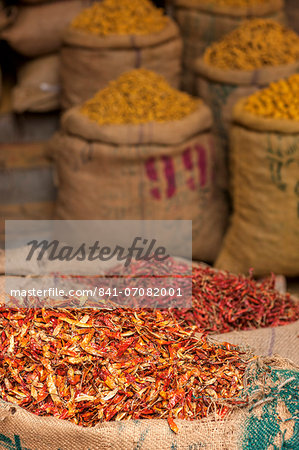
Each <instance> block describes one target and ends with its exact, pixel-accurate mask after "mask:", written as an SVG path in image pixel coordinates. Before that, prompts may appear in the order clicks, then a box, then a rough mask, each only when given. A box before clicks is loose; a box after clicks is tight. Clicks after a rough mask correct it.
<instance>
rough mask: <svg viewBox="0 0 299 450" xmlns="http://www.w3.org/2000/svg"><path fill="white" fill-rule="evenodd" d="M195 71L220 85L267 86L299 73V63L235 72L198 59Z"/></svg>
mask: <svg viewBox="0 0 299 450" xmlns="http://www.w3.org/2000/svg"><path fill="white" fill-rule="evenodd" d="M194 70H195V72H196V73H197V75H199V76H202V77H204V78H207V79H209V80H212V81H215V82H218V83H224V84H229V85H237V86H247V85H257V86H265V85H267V84H269V83H271V82H273V81H279V80H280V79H281V78H287V77H289V76H290V75H293V74H294V73H296V72H299V61H296V62H294V63H292V64H285V65H281V66H271V67H268V66H267V67H260V68H258V69H254V70H233V69H220V68H219V67H215V66H212V65H210V64H207V63H205V61H204V59H203V58H198V59H197V60H196V61H195V63H194Z"/></svg>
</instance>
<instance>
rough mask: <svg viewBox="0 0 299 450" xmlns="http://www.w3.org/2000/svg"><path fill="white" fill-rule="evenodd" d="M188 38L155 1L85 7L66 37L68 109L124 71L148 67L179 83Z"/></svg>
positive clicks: (106, 0) (116, 0)
mask: <svg viewBox="0 0 299 450" xmlns="http://www.w3.org/2000/svg"><path fill="white" fill-rule="evenodd" d="M181 53H182V40H181V37H180V34H179V30H178V27H177V26H176V24H175V23H174V22H173V21H172V20H171V19H170V18H169V17H167V16H165V15H163V12H162V10H160V9H158V8H156V7H155V6H154V5H153V4H152V3H151V1H150V0H121V1H120V0H103V1H102V2H101V3H95V4H94V5H93V6H92V7H91V8H88V9H86V10H84V11H82V13H81V14H79V15H78V17H76V18H75V19H74V20H73V22H72V24H71V26H70V27H69V28H68V30H67V32H66V33H65V35H64V41H63V48H62V55H61V64H62V74H61V75H62V85H63V94H62V95H63V107H64V108H69V107H72V106H75V105H77V104H80V103H82V102H83V101H85V100H87V99H89V98H91V97H92V96H93V95H94V94H95V93H96V92H97V91H98V90H99V89H102V88H104V87H105V86H106V85H107V83H108V82H109V81H111V80H114V79H116V78H117V77H118V76H120V75H121V74H122V73H123V72H125V71H128V70H132V69H134V68H139V67H144V68H146V69H149V70H153V71H155V72H157V73H159V74H160V75H163V76H164V77H165V78H166V80H167V81H168V82H169V83H170V84H171V85H172V86H173V87H178V85H179V82H180V75H181Z"/></svg>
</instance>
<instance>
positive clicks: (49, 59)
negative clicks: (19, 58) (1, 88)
mask: <svg viewBox="0 0 299 450" xmlns="http://www.w3.org/2000/svg"><path fill="white" fill-rule="evenodd" d="M12 103H13V110H14V111H15V112H17V113H22V112H25V111H31V112H46V111H55V110H57V109H59V107H60V79H59V57H58V55H55V54H54V55H50V56H44V57H42V58H38V59H34V60H33V61H30V62H28V63H26V64H24V66H22V67H21V69H20V70H19V73H18V84H17V85H16V87H15V88H14V90H13V98H12Z"/></svg>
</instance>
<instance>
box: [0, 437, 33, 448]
mask: <svg viewBox="0 0 299 450" xmlns="http://www.w3.org/2000/svg"><path fill="white" fill-rule="evenodd" d="M0 447H2V448H5V449H7V450H30V448H27V447H22V445H21V439H20V436H19V435H17V434H14V441H13V440H12V439H10V438H9V437H8V436H5V435H4V434H0Z"/></svg>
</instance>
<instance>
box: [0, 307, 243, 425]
mask: <svg viewBox="0 0 299 450" xmlns="http://www.w3.org/2000/svg"><path fill="white" fill-rule="evenodd" d="M53 319H55V320H53ZM112 333H113V334H112ZM0 336H1V338H0V355H1V356H0V357H1V368H0V396H1V398H2V399H3V400H5V401H8V402H12V403H15V404H18V405H20V406H22V407H24V408H25V409H27V410H28V411H30V412H32V413H35V414H38V415H53V416H55V417H58V418H60V419H65V420H70V421H72V422H74V423H76V424H78V425H82V426H93V425H95V424H97V423H98V422H102V421H108V420H116V421H119V420H127V419H142V418H147V419H150V418H164V419H168V422H169V425H170V427H171V429H172V430H173V431H174V432H177V425H176V424H175V419H176V418H179V419H188V420H189V419H190V420H191V419H201V418H202V417H205V416H206V415H207V413H208V411H210V409H211V406H212V405H214V407H215V409H216V411H217V412H218V413H219V414H220V415H221V416H223V415H224V413H225V411H226V409H224V403H223V402H225V403H226V405H225V407H226V408H228V409H229V407H230V406H229V402H230V401H231V402H232V403H233V402H234V400H233V399H234V398H235V397H238V396H239V394H240V392H241V390H242V388H243V382H242V379H243V375H244V371H245V368H246V365H247V361H248V358H249V357H248V356H247V355H245V354H244V353H242V352H240V351H238V350H237V349H236V348H235V347H233V346H232V347H231V348H227V349H226V348H225V347H223V346H217V345H212V344H209V343H208V342H207V340H206V339H205V338H202V339H198V338H196V337H195V335H194V331H193V330H184V329H182V328H181V327H180V326H179V325H178V323H177V322H176V320H175V319H173V317H172V316H171V315H170V314H169V313H167V312H165V313H164V314H161V313H160V312H159V311H146V310H129V309H127V310H124V309H118V310H114V311H111V310H94V309H76V310H66V309H61V310H51V309H47V310H43V309H7V308H4V307H2V308H1V309H0ZM170 349H171V350H170ZM228 409H227V410H228Z"/></svg>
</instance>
